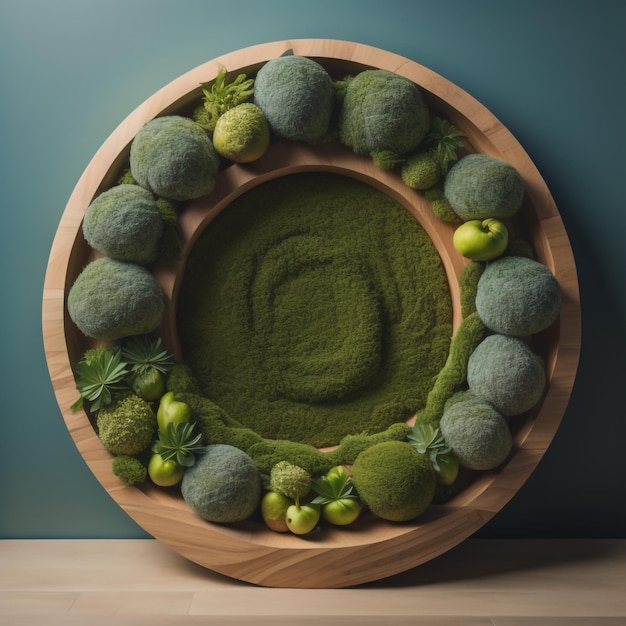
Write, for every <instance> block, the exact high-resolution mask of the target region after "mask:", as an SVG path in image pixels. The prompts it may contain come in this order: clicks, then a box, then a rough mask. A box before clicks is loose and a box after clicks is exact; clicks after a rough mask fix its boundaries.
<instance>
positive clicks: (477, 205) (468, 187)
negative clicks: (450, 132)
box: [444, 154, 524, 221]
mask: <svg viewBox="0 0 626 626" xmlns="http://www.w3.org/2000/svg"><path fill="white" fill-rule="evenodd" d="M444 193H445V195H446V198H447V199H448V201H449V202H450V205H451V206H452V209H453V210H454V212H455V213H456V214H457V215H458V216H459V217H460V218H461V219H463V220H464V221H469V220H483V219H486V218H488V217H493V218H497V219H505V218H508V217H512V216H513V215H515V213H517V211H518V210H519V209H520V207H521V206H522V201H523V199H524V184H523V182H522V178H521V176H520V175H519V173H518V171H517V170H516V169H515V168H514V167H513V166H512V165H511V164H510V163H507V162H506V161H502V160H500V159H496V158H494V157H492V156H489V155H488V154H468V155H466V156H464V157H463V158H461V159H460V160H459V161H457V162H456V163H455V164H454V165H453V166H452V168H451V169H450V171H449V172H448V174H447V176H446V178H445V181H444Z"/></svg>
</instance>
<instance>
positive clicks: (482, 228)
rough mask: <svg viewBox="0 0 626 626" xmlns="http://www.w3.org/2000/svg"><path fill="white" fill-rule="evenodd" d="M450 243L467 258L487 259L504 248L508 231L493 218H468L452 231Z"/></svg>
mask: <svg viewBox="0 0 626 626" xmlns="http://www.w3.org/2000/svg"><path fill="white" fill-rule="evenodd" d="M452 243H453V244H454V247H455V248H456V249H457V251H458V252H460V253H461V254H462V255H463V256H464V257H467V258H468V259H472V260H473V261H489V260H490V259H495V258H496V257H498V256H500V255H501V254H502V253H503V252H504V251H505V250H506V247H507V245H508V243H509V231H508V229H507V227H506V226H505V225H504V224H503V223H502V222H501V221H500V220H496V219H493V218H487V219H485V220H469V221H468V222H465V223H464V224H461V225H460V226H459V227H458V228H457V229H456V230H455V231H454V236H453V238H452Z"/></svg>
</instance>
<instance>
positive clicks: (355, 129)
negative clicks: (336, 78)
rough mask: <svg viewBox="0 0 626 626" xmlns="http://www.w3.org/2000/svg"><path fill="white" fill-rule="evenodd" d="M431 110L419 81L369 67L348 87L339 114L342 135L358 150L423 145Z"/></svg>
mask: <svg viewBox="0 0 626 626" xmlns="http://www.w3.org/2000/svg"><path fill="white" fill-rule="evenodd" d="M429 126H430V113H429V111H428V107H427V105H426V103H425V102H424V99H423V98H422V94H421V92H420V90H419V88H418V87H417V85H416V84H415V83H413V82H411V81H410V80H409V79H407V78H405V77H404V76H400V75H399V74H395V73H394V72H390V71H388V70H380V69H379V70H365V71H363V72H360V73H359V74H357V75H356V76H355V77H354V78H353V79H352V80H351V81H350V82H349V83H348V86H347V88H346V93H345V96H344V99H343V103H342V106H341V112H340V115H339V138H340V140H341V142H342V143H343V144H344V145H346V146H347V147H348V148H350V149H351V150H353V151H354V152H355V153H356V154H362V155H370V154H372V153H373V152H381V151H390V152H393V153H395V154H398V155H402V154H406V153H408V152H411V151H412V150H414V149H415V148H417V146H419V145H420V143H421V142H422V140H423V139H424V137H425V136H426V133H427V132H428V128H429Z"/></svg>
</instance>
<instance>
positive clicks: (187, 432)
mask: <svg viewBox="0 0 626 626" xmlns="http://www.w3.org/2000/svg"><path fill="white" fill-rule="evenodd" d="M201 439H202V435H201V434H196V433H195V432H194V425H193V424H192V423H191V422H170V423H169V424H168V425H167V429H166V430H165V431H159V437H158V439H157V440H156V441H155V442H154V445H153V446H152V452H155V453H156V454H160V455H161V458H162V459H163V460H164V461H170V460H172V461H176V463H178V464H179V465H182V466H183V467H191V466H192V465H194V463H195V462H196V457H195V454H194V452H197V451H199V450H200V449H201V448H202V447H203V446H202V444H201Z"/></svg>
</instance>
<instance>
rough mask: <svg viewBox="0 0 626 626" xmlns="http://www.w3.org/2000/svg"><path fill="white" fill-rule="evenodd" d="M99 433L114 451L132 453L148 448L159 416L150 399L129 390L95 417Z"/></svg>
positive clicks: (104, 443)
mask: <svg viewBox="0 0 626 626" xmlns="http://www.w3.org/2000/svg"><path fill="white" fill-rule="evenodd" d="M96 425H97V427H98V437H99V438H100V441H101V442H102V445H103V446H104V447H105V448H106V449H107V450H108V451H109V452H112V453H113V454H118V455H124V456H133V455H136V454H140V453H141V452H143V451H144V450H146V449H147V448H148V447H149V446H150V444H151V443H152V439H153V437H154V435H155V433H156V430H157V420H156V415H155V413H154V411H153V410H152V407H151V406H150V404H149V403H148V402H146V401H145V400H143V399H142V398H140V397H139V396H137V395H134V394H129V395H127V396H124V397H123V398H121V399H119V400H117V401H116V402H115V403H114V404H112V405H111V406H108V407H102V408H101V409H100V410H99V411H98V415H97V418H96Z"/></svg>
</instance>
